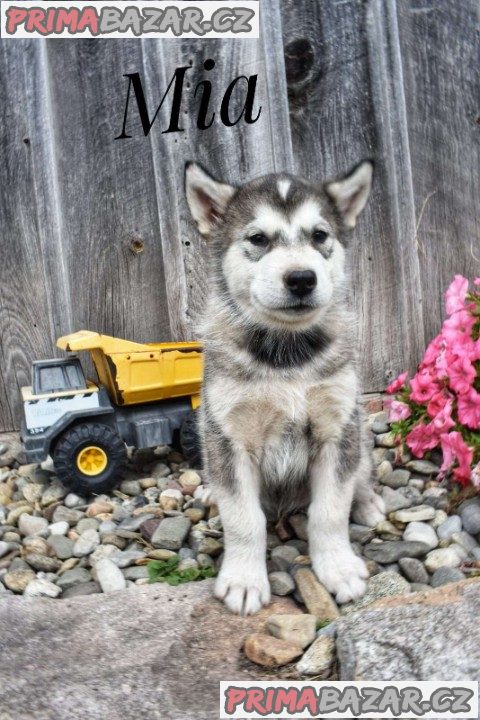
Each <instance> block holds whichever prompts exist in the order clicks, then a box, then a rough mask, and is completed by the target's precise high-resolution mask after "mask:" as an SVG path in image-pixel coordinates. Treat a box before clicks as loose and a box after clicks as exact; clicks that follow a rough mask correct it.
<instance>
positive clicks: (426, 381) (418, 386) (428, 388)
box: [410, 368, 439, 404]
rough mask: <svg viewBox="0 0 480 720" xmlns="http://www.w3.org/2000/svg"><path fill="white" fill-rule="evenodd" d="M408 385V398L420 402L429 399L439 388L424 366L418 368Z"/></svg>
mask: <svg viewBox="0 0 480 720" xmlns="http://www.w3.org/2000/svg"><path fill="white" fill-rule="evenodd" d="M410 387H411V391H410V399H411V400H413V401H414V402H416V403H420V404H422V403H425V402H428V401H429V400H431V398H432V397H433V395H435V393H436V392H438V390H439V387H438V385H437V384H436V383H435V380H434V378H433V376H432V374H431V373H430V372H429V370H427V369H426V368H424V369H423V370H419V372H417V374H416V375H415V376H414V377H413V378H412V379H411V380H410Z"/></svg>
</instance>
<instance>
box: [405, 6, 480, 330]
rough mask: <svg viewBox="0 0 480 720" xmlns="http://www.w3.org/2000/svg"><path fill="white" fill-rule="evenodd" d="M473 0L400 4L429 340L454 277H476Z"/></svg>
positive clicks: (478, 171)
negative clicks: (457, 274) (460, 275)
mask: <svg viewBox="0 0 480 720" xmlns="http://www.w3.org/2000/svg"><path fill="white" fill-rule="evenodd" d="M478 10H479V6H478V2H477V1H476V0H462V2H456V0H441V2H436V3H433V2H426V1H425V0H415V1H414V2H411V1H410V0H398V3H397V12H398V25H399V38H400V46H401V55H402V63H403V77H404V83H403V86H404V91H405V103H406V107H407V108H408V113H407V118H406V119H407V126H408V136H409V142H410V147H411V164H412V176H413V191H414V200H415V211H416V223H417V225H418V230H417V242H418V255H419V259H420V266H421V280H422V288H423V298H424V317H425V330H426V336H427V340H430V339H431V338H432V337H434V336H435V335H436V334H437V333H438V330H439V326H440V321H441V318H443V317H444V316H445V311H444V306H443V294H444V292H445V290H446V288H447V287H448V285H449V284H450V282H451V280H452V278H453V276H454V275H455V274H456V273H461V274H463V275H465V276H466V277H470V278H474V277H475V276H477V277H478V276H479V275H480V191H479V177H480V106H479V99H480V74H479V61H480V53H479V47H480V46H479V40H478V29H479V15H478Z"/></svg>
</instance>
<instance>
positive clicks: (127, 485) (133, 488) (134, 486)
mask: <svg viewBox="0 0 480 720" xmlns="http://www.w3.org/2000/svg"><path fill="white" fill-rule="evenodd" d="M120 492H122V493H125V495H132V496H135V495H141V493H142V488H141V486H140V483H139V482H138V480H124V481H123V482H122V483H120Z"/></svg>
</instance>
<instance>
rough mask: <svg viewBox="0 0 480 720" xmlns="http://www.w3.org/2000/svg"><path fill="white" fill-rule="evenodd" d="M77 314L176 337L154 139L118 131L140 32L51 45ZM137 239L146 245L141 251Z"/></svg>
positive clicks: (118, 330) (84, 319) (143, 334)
mask: <svg viewBox="0 0 480 720" xmlns="http://www.w3.org/2000/svg"><path fill="white" fill-rule="evenodd" d="M48 62H49V71H50V82H51V88H52V89H51V97H52V106H53V109H54V117H53V119H52V122H53V125H54V133H55V143H56V147H55V151H56V158H55V159H56V164H57V174H58V184H59V194H60V203H61V212H62V225H63V232H64V234H65V236H66V238H67V239H68V243H67V252H66V256H65V259H64V262H65V266H66V269H67V274H68V278H69V283H70V297H71V305H72V323H71V327H70V328H68V329H69V330H74V329H78V328H80V327H87V328H89V329H92V330H97V331H100V332H105V333H108V334H111V335H117V336H119V337H126V338H131V339H134V340H139V341H161V340H167V339H168V338H169V337H170V327H169V318H168V313H167V307H166V296H165V277H164V272H163V255H162V237H161V232H160V228H159V224H158V216H157V212H156V187H155V181H154V172H153V163H152V158H151V155H150V147H149V144H148V142H146V141H145V138H143V137H141V138H140V137H138V138H132V139H130V140H115V137H116V136H118V135H119V134H120V132H121V129H122V123H123V116H124V108H125V103H126V94H127V87H128V82H127V80H126V79H125V78H124V77H123V74H124V73H129V72H135V71H138V69H139V67H141V63H142V58H141V44H140V42H139V41H138V40H117V41H115V40H83V41H80V42H71V41H70V40H55V41H51V42H50V43H49V45H48ZM135 243H137V246H138V244H141V247H143V252H140V253H138V254H135V253H134V252H132V249H133V248H134V247H135Z"/></svg>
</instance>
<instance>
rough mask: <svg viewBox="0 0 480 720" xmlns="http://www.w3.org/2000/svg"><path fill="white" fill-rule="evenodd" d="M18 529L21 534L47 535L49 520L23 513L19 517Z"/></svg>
mask: <svg viewBox="0 0 480 720" xmlns="http://www.w3.org/2000/svg"><path fill="white" fill-rule="evenodd" d="M18 529H19V530H20V532H21V534H22V535H25V536H26V535H30V536H35V535H37V536H40V537H42V536H46V535H47V533H48V520H45V518H43V517H37V516H36V515H29V514H28V513H23V514H22V515H20V517H19V518H18Z"/></svg>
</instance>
